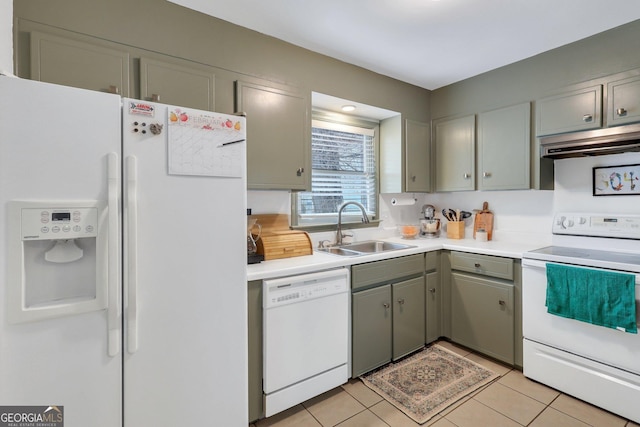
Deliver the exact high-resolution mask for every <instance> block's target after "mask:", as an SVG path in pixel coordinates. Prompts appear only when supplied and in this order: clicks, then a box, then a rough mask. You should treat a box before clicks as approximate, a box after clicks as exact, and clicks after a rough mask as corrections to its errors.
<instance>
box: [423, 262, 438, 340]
mask: <svg viewBox="0 0 640 427" xmlns="http://www.w3.org/2000/svg"><path fill="white" fill-rule="evenodd" d="M425 280H426V285H427V286H426V292H425V310H426V312H425V321H426V325H425V333H426V336H425V342H426V343H427V344H428V343H430V342H434V341H436V340H437V339H438V338H440V336H442V302H441V301H440V299H441V295H442V291H441V289H442V288H441V285H440V273H439V272H438V271H432V272H429V273H427V274H426V276H425Z"/></svg>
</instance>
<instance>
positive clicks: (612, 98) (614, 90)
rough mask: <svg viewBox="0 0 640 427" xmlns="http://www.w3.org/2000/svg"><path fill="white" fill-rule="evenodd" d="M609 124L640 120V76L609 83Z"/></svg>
mask: <svg viewBox="0 0 640 427" xmlns="http://www.w3.org/2000/svg"><path fill="white" fill-rule="evenodd" d="M607 94H608V95H607V96H608V100H607V126H617V125H623V124H627V123H635V122H639V121H640V76H634V77H630V78H626V79H622V80H617V81H612V82H609V83H608V84H607Z"/></svg>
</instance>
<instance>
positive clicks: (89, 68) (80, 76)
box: [30, 31, 129, 96]
mask: <svg viewBox="0 0 640 427" xmlns="http://www.w3.org/2000/svg"><path fill="white" fill-rule="evenodd" d="M30 37H31V79H32V80H39V81H43V82H48V83H55V84H59V85H65V86H73V87H79V88H82V89H89V90H97V91H100V92H110V93H118V94H120V95H123V96H129V53H128V52H126V51H121V50H118V49H115V48H110V47H106V46H103V45H100V44H93V43H89V42H85V41H81V40H72V39H67V38H65V37H59V36H54V35H51V34H45V33H39V32H36V31H34V32H31V33H30Z"/></svg>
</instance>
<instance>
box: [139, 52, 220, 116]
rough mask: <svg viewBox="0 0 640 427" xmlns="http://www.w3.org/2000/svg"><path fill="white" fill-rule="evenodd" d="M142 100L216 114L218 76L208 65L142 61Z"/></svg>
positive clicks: (152, 60) (184, 62)
mask: <svg viewBox="0 0 640 427" xmlns="http://www.w3.org/2000/svg"><path fill="white" fill-rule="evenodd" d="M140 98H141V99H144V100H147V101H154V102H162V103H164V104H170V105H178V106H182V107H191V108H197V109H200V110H209V111H213V110H214V109H215V74H214V73H213V71H212V70H209V69H207V67H205V66H198V65H196V64H189V63H188V61H182V62H181V63H180V64H178V63H174V62H168V61H160V60H158V59H151V58H140Z"/></svg>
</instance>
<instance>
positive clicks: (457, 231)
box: [447, 221, 464, 239]
mask: <svg viewBox="0 0 640 427" xmlns="http://www.w3.org/2000/svg"><path fill="white" fill-rule="evenodd" d="M447 237H448V238H449V239H464V221H449V222H447Z"/></svg>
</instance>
